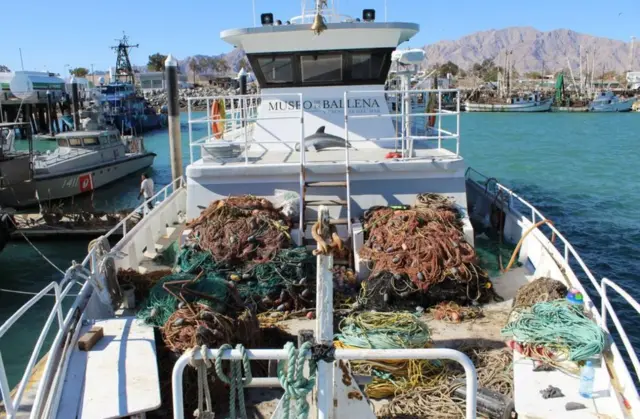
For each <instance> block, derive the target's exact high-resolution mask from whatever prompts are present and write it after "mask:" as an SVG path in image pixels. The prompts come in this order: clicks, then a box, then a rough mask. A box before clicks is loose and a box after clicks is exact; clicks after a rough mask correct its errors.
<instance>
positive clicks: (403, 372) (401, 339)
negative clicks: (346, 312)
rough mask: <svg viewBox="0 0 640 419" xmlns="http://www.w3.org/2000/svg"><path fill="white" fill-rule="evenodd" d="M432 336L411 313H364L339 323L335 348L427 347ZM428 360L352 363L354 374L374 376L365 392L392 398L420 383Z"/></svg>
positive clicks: (379, 396)
mask: <svg viewBox="0 0 640 419" xmlns="http://www.w3.org/2000/svg"><path fill="white" fill-rule="evenodd" d="M430 342H431V334H430V332H429V328H428V327H427V325H426V324H425V323H423V322H422V321H420V320H419V319H418V318H417V317H416V316H414V315H412V314H408V313H374V312H365V313H361V314H358V315H352V316H349V317H347V318H345V319H344V320H343V321H342V322H341V323H340V333H339V334H338V335H337V336H336V341H335V342H334V345H335V347H337V348H344V349H411V348H425V347H427V346H428V345H429V344H430ZM428 364H429V361H424V360H397V361H391V360H390V361H352V362H351V365H352V368H353V371H354V372H356V373H358V374H365V375H370V376H373V382H372V383H371V384H369V385H367V386H366V388H365V393H366V394H367V395H368V396H369V397H372V398H383V397H389V396H392V395H394V394H396V393H398V392H399V391H402V390H403V389H406V388H411V387H415V386H416V385H418V384H419V382H420V381H421V377H422V373H423V371H424V370H425V369H426V368H428Z"/></svg>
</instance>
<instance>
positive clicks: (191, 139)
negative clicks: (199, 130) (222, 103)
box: [187, 98, 211, 164]
mask: <svg viewBox="0 0 640 419" xmlns="http://www.w3.org/2000/svg"><path fill="white" fill-rule="evenodd" d="M207 112H209V111H207ZM187 115H189V163H191V164H193V145H192V144H193V125H192V122H191V98H187ZM207 125H211V124H207ZM209 129H211V126H209ZM209 137H211V134H209Z"/></svg>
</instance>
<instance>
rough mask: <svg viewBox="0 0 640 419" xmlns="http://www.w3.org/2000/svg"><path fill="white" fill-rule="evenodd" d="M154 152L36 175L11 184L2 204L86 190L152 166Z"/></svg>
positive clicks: (14, 204)
mask: <svg viewBox="0 0 640 419" xmlns="http://www.w3.org/2000/svg"><path fill="white" fill-rule="evenodd" d="M155 156H156V155H155V153H146V154H141V155H136V156H131V157H130V158H128V159H126V160H120V161H117V162H112V163H109V164H105V165H102V166H98V167H88V168H85V169H80V170H77V171H74V172H72V173H63V174H59V175H47V176H37V177H35V178H34V179H33V181H31V182H28V183H25V184H24V185H22V184H21V185H19V186H16V187H14V188H13V189H14V191H13V192H14V193H13V194H10V193H6V194H4V196H3V202H2V205H4V206H7V207H14V208H24V207H29V206H35V205H37V204H38V202H39V201H48V200H56V199H64V198H71V197H73V196H77V195H81V194H84V193H89V192H91V191H93V190H95V189H98V188H100V187H102V186H105V185H108V184H110V183H112V182H115V181H117V180H119V179H121V178H123V177H125V176H128V175H130V174H132V173H135V172H137V171H140V170H142V169H145V168H147V167H149V166H151V165H152V164H153V160H154V158H155ZM18 187H20V190H18ZM36 193H37V194H36ZM15 196H20V197H22V199H20V200H18V199H15V198H13V197H15Z"/></svg>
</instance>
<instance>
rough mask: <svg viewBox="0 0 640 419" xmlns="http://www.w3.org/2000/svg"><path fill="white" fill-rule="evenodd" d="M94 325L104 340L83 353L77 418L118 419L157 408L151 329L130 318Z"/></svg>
mask: <svg viewBox="0 0 640 419" xmlns="http://www.w3.org/2000/svg"><path fill="white" fill-rule="evenodd" d="M94 325H95V326H100V327H102V328H103V330H104V337H103V338H102V339H101V340H100V341H99V342H98V343H97V344H96V345H95V346H94V348H93V350H91V351H88V352H85V353H86V356H87V359H86V370H85V373H84V379H85V382H84V389H83V393H82V401H81V402H80V410H79V412H78V418H80V419H110V418H120V417H126V416H131V415H135V414H137V413H143V412H148V411H152V410H155V409H157V408H159V407H160V404H161V401H160V383H159V381H158V367H157V361H156V345H155V338H154V334H153V328H152V327H149V326H147V325H145V324H144V323H143V322H141V321H139V320H137V319H135V318H134V317H124V318H117V319H109V320H100V321H96V322H95V324H94ZM85 327H86V328H87V330H88V329H89V326H85ZM83 331H84V330H83ZM76 351H78V350H76ZM78 352H79V351H78ZM71 417H73V416H71Z"/></svg>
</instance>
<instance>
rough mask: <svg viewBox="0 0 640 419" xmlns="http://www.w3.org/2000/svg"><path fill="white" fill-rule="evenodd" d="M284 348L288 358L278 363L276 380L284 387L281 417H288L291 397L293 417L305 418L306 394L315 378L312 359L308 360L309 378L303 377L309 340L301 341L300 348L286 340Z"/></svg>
mask: <svg viewBox="0 0 640 419" xmlns="http://www.w3.org/2000/svg"><path fill="white" fill-rule="evenodd" d="M284 349H285V350H287V352H288V355H289V359H288V360H287V361H286V362H279V363H278V380H279V381H280V384H281V385H282V388H283V389H284V396H283V397H282V401H283V405H284V411H283V414H282V419H289V411H290V409H291V399H294V400H295V413H294V414H295V419H307V418H308V417H309V403H308V402H307V394H309V392H311V390H313V387H314V386H315V380H316V363H315V361H313V360H309V371H310V376H309V378H305V377H304V363H305V353H306V352H308V351H310V350H311V342H305V343H303V344H302V345H301V346H300V349H296V347H295V346H294V345H293V343H292V342H287V344H286V345H284ZM285 364H286V371H285Z"/></svg>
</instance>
